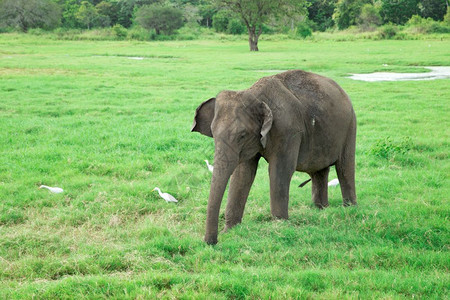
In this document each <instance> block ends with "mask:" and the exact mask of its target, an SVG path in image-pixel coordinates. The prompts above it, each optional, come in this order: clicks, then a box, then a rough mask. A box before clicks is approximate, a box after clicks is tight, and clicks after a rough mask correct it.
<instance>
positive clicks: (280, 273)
mask: <svg viewBox="0 0 450 300" xmlns="http://www.w3.org/2000/svg"><path fill="white" fill-rule="evenodd" d="M259 47H260V52H257V53H251V52H249V51H248V44H247V42H246V41H245V40H236V41H226V40H220V39H217V40H196V41H170V42H138V41H58V40H53V39H50V38H47V37H39V36H30V35H21V34H2V35H0V141H1V142H0V298H1V299H24V298H35V299H48V298H51V299H55V298H64V299H67V298H76V299H87V298H113V299H126V298H131V299H134V298H138V299H141V298H168V299H191V298H200V299H211V298H213V297H214V299H242V298H251V299H259V298H263V299H291V298H300V299H303V298H308V299H317V298H318V299H330V298H331V299H335V298H339V299H340V298H355V299H356V298H361V299H398V298H416V297H418V298H430V299H448V298H449V282H450V276H449V267H450V263H449V262H450V253H449V242H450V234H449V213H450V202H449V198H450V196H449V195H450V188H449V186H450V179H449V174H450V161H449V144H450V136H449V135H450V129H449V128H450V119H449V108H450V80H449V79H444V80H434V81H402V82H372V83H371V82H362V81H353V80H351V79H348V78H347V77H348V76H349V74H350V73H369V72H374V71H394V72H416V71H417V72H425V71H426V70H425V69H423V68H420V67H421V66H449V65H450V52H449V49H450V39H448V38H444V39H428V40H426V39H424V40H398V41H391V40H384V41H371V40H356V41H340V42H339V41H330V40H323V41H313V40H310V41H298V40H279V41H277V40H276V39H274V40H262V41H261V42H260V45H259ZM138 58H139V59H138ZM140 58H143V59H140ZM287 69H303V70H307V71H312V72H315V73H319V74H322V75H325V76H328V77H331V78H333V79H334V80H335V81H337V82H338V83H339V84H340V85H341V86H342V87H343V88H344V89H345V90H346V91H347V93H348V94H349V95H350V97H351V98H352V101H353V105H354V108H355V111H356V115H357V118H358V136H357V157H356V159H357V176H356V185H357V195H358V203H359V206H358V207H350V208H344V207H342V199H341V195H340V190H339V188H330V190H329V199H330V207H329V208H327V209H325V210H322V211H319V210H318V209H316V208H315V207H314V206H313V204H312V202H311V186H310V185H307V186H305V187H304V188H302V189H299V188H297V186H298V184H300V183H301V182H302V181H304V180H306V179H307V178H308V176H307V175H306V174H303V173H296V174H295V175H294V177H293V180H292V183H291V190H290V207H289V213H290V219H289V220H287V221H276V220H272V219H271V216H270V205H269V181H268V175H267V163H266V162H265V161H263V160H261V162H260V166H259V171H258V174H257V177H256V180H255V183H254V185H253V187H252V190H251V192H250V196H249V200H248V203H247V206H246V211H245V214H244V219H243V223H242V224H241V225H239V226H237V227H235V228H234V229H232V230H230V231H229V232H227V233H221V234H219V243H218V244H217V245H216V246H208V245H206V244H205V243H203V242H202V238H203V234H204V223H205V217H206V204H207V199H208V193H209V184H210V182H209V181H210V178H211V173H209V171H208V170H207V168H206V165H205V163H204V160H205V159H208V160H210V161H212V160H213V155H214V145H213V140H212V139H210V138H207V137H205V136H202V135H200V134H198V133H191V132H190V128H191V124H192V120H193V116H194V112H195V109H196V107H197V106H198V105H199V104H200V103H201V102H202V101H204V100H206V99H208V98H210V97H213V96H215V95H216V94H217V93H218V92H219V91H221V90H223V89H235V90H236V89H245V88H247V87H249V86H250V85H251V84H253V83H254V82H255V81H256V80H257V79H258V78H260V77H263V76H266V75H272V74H275V73H277V72H278V71H277V70H287ZM333 178H336V175H335V172H334V169H333V170H332V171H331V172H330V180H331V179H333ZM41 184H45V185H49V186H58V187H62V188H64V193H63V194H51V193H49V192H48V191H47V190H39V189H38V187H39V185H41ZM155 186H158V187H160V188H161V189H162V190H163V192H169V193H171V194H172V195H174V196H175V197H176V198H177V199H178V200H179V202H178V203H177V204H174V203H166V202H165V201H164V200H162V199H161V198H159V196H158V194H157V192H152V189H153V188H154V187H155ZM225 204H226V199H224V201H223V203H222V210H221V221H220V225H219V226H220V227H222V226H223V223H224V207H225ZM220 229H221V228H220Z"/></svg>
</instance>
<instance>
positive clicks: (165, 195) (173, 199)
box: [152, 187, 178, 202]
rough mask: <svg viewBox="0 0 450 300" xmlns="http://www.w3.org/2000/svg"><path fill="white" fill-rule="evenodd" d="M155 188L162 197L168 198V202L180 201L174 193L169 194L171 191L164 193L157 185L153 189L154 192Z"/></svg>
mask: <svg viewBox="0 0 450 300" xmlns="http://www.w3.org/2000/svg"><path fill="white" fill-rule="evenodd" d="M154 190H157V191H158V193H159V195H160V196H161V198H163V199H164V200H166V202H178V200H177V199H175V197H174V196H172V195H171V194H169V193H162V192H161V190H160V189H159V188H158V187H155V188H154V189H153V190H152V192H153V191H154Z"/></svg>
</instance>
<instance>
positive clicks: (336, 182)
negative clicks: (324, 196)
mask: <svg viewBox="0 0 450 300" xmlns="http://www.w3.org/2000/svg"><path fill="white" fill-rule="evenodd" d="M338 184H339V179H337V178H335V179H333V180H331V181H330V182H328V186H337V185H338Z"/></svg>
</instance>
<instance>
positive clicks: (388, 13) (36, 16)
mask: <svg viewBox="0 0 450 300" xmlns="http://www.w3.org/2000/svg"><path fill="white" fill-rule="evenodd" d="M405 24H406V25H414V26H419V27H420V28H422V29H421V30H422V31H423V32H424V33H427V32H439V33H445V32H450V10H449V3H448V0H282V1H272V0H224V1H219V0H0V32H5V31H14V30H19V31H23V32H27V31H28V30H29V29H33V28H40V29H43V30H52V29H55V28H60V29H59V30H70V29H92V28H112V30H113V32H114V34H115V35H116V36H117V37H119V38H120V37H126V36H127V34H128V33H127V32H128V31H127V30H128V29H130V28H133V29H135V30H141V31H142V30H144V31H146V32H148V33H149V34H151V35H153V36H160V35H165V36H169V35H171V34H173V33H174V32H175V31H176V30H177V29H179V28H181V27H183V26H185V27H186V28H191V29H194V28H197V29H198V28H201V27H204V28H205V27H207V28H213V29H214V30H215V31H217V32H225V33H230V34H242V33H248V35H249V43H250V49H251V50H258V48H257V42H258V37H259V35H260V34H262V33H294V34H295V35H297V36H301V37H307V36H309V35H311V33H312V31H327V30H336V29H337V30H343V29H347V28H349V27H351V28H352V27H356V28H358V29H359V30H361V31H371V30H374V29H376V28H377V27H379V26H382V25H384V26H385V27H386V30H385V31H386V33H385V34H387V35H388V36H389V35H390V34H395V32H394V33H393V32H392V31H395V29H392V27H394V28H395V25H405ZM136 28H137V29H136ZM128 36H129V34H128Z"/></svg>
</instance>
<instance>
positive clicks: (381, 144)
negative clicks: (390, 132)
mask: <svg viewBox="0 0 450 300" xmlns="http://www.w3.org/2000/svg"><path fill="white" fill-rule="evenodd" d="M412 146H413V143H412V140H411V138H410V137H404V138H403V139H402V140H401V141H400V142H394V141H392V139H391V138H390V137H387V138H384V139H380V140H378V141H377V142H376V143H375V145H374V146H372V148H371V149H370V153H371V154H372V155H374V156H377V157H380V158H385V159H391V158H393V157H395V155H397V154H402V155H404V154H406V153H407V152H408V151H409V150H411V149H412Z"/></svg>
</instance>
